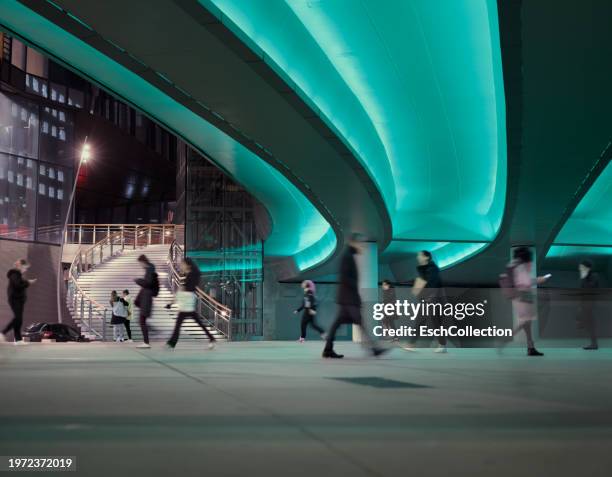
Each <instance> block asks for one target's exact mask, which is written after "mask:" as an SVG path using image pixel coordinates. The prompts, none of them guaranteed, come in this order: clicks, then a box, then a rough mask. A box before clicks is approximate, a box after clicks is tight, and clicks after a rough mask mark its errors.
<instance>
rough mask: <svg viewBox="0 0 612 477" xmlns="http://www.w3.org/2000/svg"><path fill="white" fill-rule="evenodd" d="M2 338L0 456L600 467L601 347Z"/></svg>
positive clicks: (90, 462)
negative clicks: (22, 342)
mask: <svg viewBox="0 0 612 477" xmlns="http://www.w3.org/2000/svg"><path fill="white" fill-rule="evenodd" d="M580 344H582V343H578V342H576V344H575V347H567V345H564V346H565V347H543V349H542V350H543V351H544V352H545V353H546V355H545V356H544V357H541V358H536V357H530V358H528V357H526V356H525V353H524V350H523V349H519V348H508V349H506V350H505V351H504V353H503V354H501V355H498V353H497V352H496V351H495V350H492V349H450V350H449V353H447V354H436V353H433V352H432V350H431V349H420V350H419V351H418V352H415V353H411V352H406V351H404V350H402V349H394V350H392V351H391V352H390V353H388V354H386V355H384V356H383V357H382V358H379V359H375V358H371V357H368V355H367V354H366V353H365V351H364V350H363V349H362V348H361V347H360V346H359V345H357V344H354V343H348V342H340V343H338V345H337V351H338V352H343V353H345V354H346V358H345V359H343V360H324V359H321V357H320V353H321V349H322V343H321V342H318V341H314V342H306V343H305V344H302V345H300V344H298V343H294V342H243V343H224V344H221V345H219V346H218V347H217V349H216V350H214V351H209V350H207V349H205V347H204V346H203V345H200V344H193V343H189V344H181V343H179V346H178V347H177V348H176V349H175V350H174V351H167V350H165V349H163V347H162V345H161V344H154V347H153V348H152V349H151V350H139V349H136V348H135V347H134V345H128V344H117V343H112V344H111V343H108V344H100V343H80V344H73V343H66V344H59V343H52V344H30V345H28V346H23V347H14V346H8V345H4V346H1V347H0V386H1V388H0V455H2V456H12V455H19V456H24V455H39V456H60V455H65V456H74V457H76V461H77V471H76V474H77V475H87V476H113V477H117V476H123V475H125V476H128V475H129V476H140V475H142V476H174V475H180V476H191V475H198V476H200V475H212V476H249V475H252V476H317V477H319V476H320V477H327V476H351V477H360V476H399V475H420V476H430V475H431V476H448V475H450V476H464V475H465V476H468V475H469V476H475V475H476V476H479V475H487V476H489V475H496V476H506V475H507V476H519V475H534V476H549V475H550V476H553V475H554V476H556V477H559V476H565V475H567V476H576V475H579V476H600V475H601V476H609V475H610V474H611V473H612V452H611V450H612V380H611V379H610V378H611V376H612V349H600V350H599V351H596V352H587V351H583V350H582V349H579V345H580Z"/></svg>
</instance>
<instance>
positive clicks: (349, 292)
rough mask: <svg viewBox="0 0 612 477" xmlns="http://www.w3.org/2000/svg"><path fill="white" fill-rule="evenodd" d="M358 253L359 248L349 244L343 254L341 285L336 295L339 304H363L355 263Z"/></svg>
mask: <svg viewBox="0 0 612 477" xmlns="http://www.w3.org/2000/svg"><path fill="white" fill-rule="evenodd" d="M356 253H357V250H356V249H355V248H354V247H351V246H348V247H347V248H346V250H345V251H344V254H343V255H342V262H341V263H340V277H339V278H340V285H339V286H338V294H337V296H336V303H338V304H339V305H352V306H361V297H360V296H359V286H358V283H359V274H358V272H357V264H356V263H355V254H356Z"/></svg>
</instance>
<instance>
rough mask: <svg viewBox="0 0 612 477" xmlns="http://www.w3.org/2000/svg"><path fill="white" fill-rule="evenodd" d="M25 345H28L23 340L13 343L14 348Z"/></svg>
mask: <svg viewBox="0 0 612 477" xmlns="http://www.w3.org/2000/svg"><path fill="white" fill-rule="evenodd" d="M27 344H28V343H26V342H25V341H23V340H19V341H15V346H26V345H27Z"/></svg>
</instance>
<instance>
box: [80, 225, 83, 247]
mask: <svg viewBox="0 0 612 477" xmlns="http://www.w3.org/2000/svg"><path fill="white" fill-rule="evenodd" d="M81 240H83V226H82V225H79V245H81Z"/></svg>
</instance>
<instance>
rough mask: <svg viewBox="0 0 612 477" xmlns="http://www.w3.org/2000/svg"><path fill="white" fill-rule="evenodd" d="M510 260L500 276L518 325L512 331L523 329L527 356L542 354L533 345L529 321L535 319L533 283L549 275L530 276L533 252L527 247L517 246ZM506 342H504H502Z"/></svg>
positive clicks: (543, 279) (542, 281)
mask: <svg viewBox="0 0 612 477" xmlns="http://www.w3.org/2000/svg"><path fill="white" fill-rule="evenodd" d="M512 258H513V259H512V262H510V264H509V265H508V266H507V267H506V273H505V274H503V275H502V276H501V277H500V285H501V287H502V288H503V289H504V290H502V291H503V293H504V294H505V295H506V296H507V297H508V298H510V299H511V300H512V308H513V309H514V313H515V315H516V317H517V319H518V326H517V327H516V329H515V330H514V332H513V333H512V334H513V335H516V334H517V333H518V332H519V331H521V330H522V331H523V332H524V333H525V336H526V337H527V356H544V353H540V352H539V351H538V350H537V349H536V348H535V345H534V342H533V335H532V332H531V323H532V321H534V320H535V319H536V314H537V313H536V304H535V293H534V285H539V284H542V283H544V282H545V281H546V280H548V278H549V277H550V275H546V276H542V277H537V278H536V279H535V280H534V279H533V278H532V277H531V267H532V265H533V254H532V252H531V250H529V248H528V247H517V248H515V249H514V252H513V254H512ZM504 344H506V343H504Z"/></svg>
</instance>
